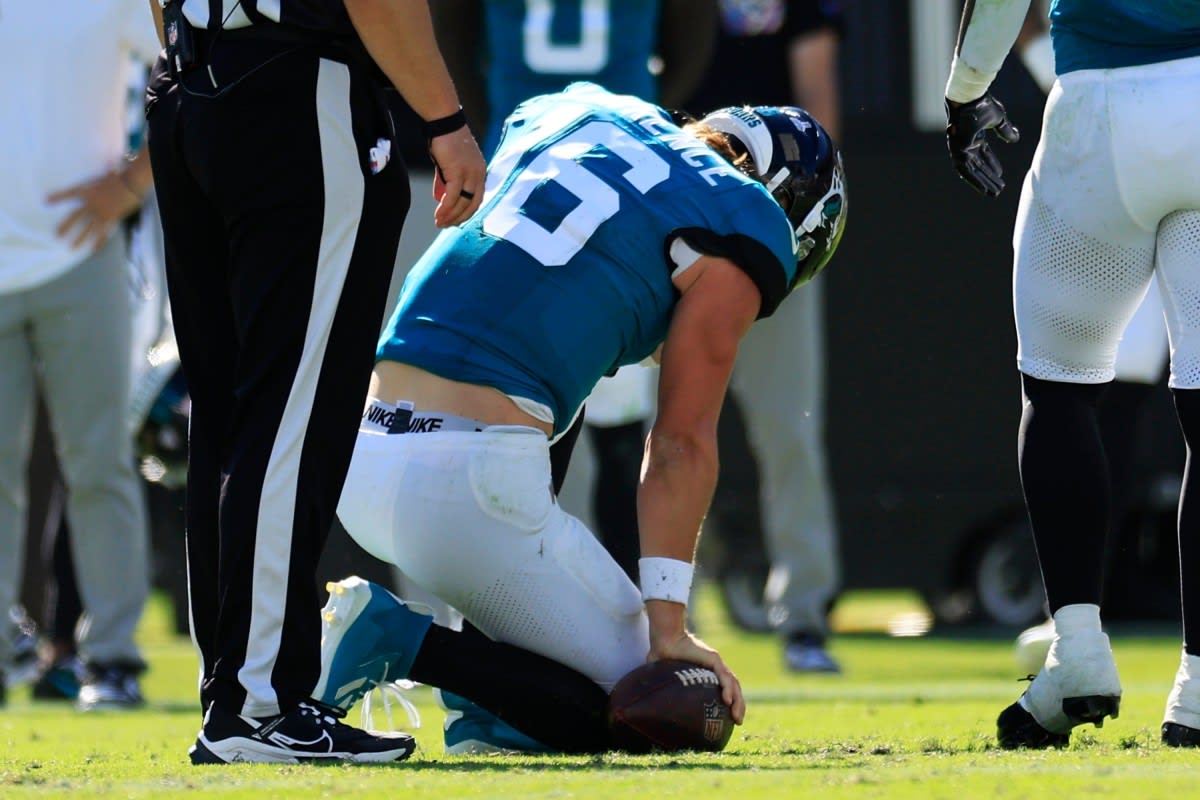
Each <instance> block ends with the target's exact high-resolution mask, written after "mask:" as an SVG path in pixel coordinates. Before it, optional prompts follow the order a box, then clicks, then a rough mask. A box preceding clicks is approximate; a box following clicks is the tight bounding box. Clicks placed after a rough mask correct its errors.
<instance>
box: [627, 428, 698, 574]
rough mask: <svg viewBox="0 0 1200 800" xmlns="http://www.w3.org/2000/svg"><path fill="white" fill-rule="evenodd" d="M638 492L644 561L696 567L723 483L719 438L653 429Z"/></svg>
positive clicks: (639, 524)
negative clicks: (707, 522)
mask: <svg viewBox="0 0 1200 800" xmlns="http://www.w3.org/2000/svg"><path fill="white" fill-rule="evenodd" d="M646 446H647V452H646V462H645V465H644V467H643V470H642V481H641V484H640V486H639V487H638V529H639V532H640V538H641V549H642V557H643V558H646V557H655V556H657V557H662V558H673V559H677V560H679V561H686V562H689V563H690V562H691V561H692V559H693V558H694V556H695V553H696V540H697V538H698V536H699V534H700V525H701V523H702V522H703V521H704V515H705V513H706V512H707V511H708V505H709V503H710V502H711V501H712V494H713V489H714V488H715V487H716V484H717V449H716V441H715V436H714V437H713V439H712V440H711V441H710V440H708V438H707V437H697V436H692V435H684V434H677V433H666V432H663V431H661V430H658V429H655V430H651V432H650V436H649V438H648V439H647V445H646Z"/></svg>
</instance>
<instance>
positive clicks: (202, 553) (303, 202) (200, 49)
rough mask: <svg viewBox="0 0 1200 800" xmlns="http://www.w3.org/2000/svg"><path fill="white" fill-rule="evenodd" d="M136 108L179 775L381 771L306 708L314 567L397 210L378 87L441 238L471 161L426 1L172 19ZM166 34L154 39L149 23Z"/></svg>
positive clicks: (250, 5)
mask: <svg viewBox="0 0 1200 800" xmlns="http://www.w3.org/2000/svg"><path fill="white" fill-rule="evenodd" d="M150 8H151V10H152V12H153V13H154V14H155V15H156V18H157V21H158V22H159V24H160V30H162V31H163V33H164V36H163V41H164V42H165V43H166V45H167V49H166V52H165V54H164V57H163V58H160V59H159V61H158V63H157V64H156V65H155V71H154V74H153V75H152V77H151V81H150V85H149V88H148V90H147V120H148V123H149V144H150V153H151V156H152V158H153V163H154V182H155V188H156V190H157V197H158V201H159V208H160V213H161V217H162V224H163V234H164V244H165V248H166V269H167V283H168V290H169V295H170V301H171V313H172V319H173V321H174V326H175V338H176V341H177V343H178V347H179V354H180V358H181V364H182V366H183V370H184V373H185V375H186V379H187V385H188V389H189V392H190V395H191V417H190V430H189V443H188V482H187V510H186V517H187V561H188V586H189V597H190V610H191V621H192V633H193V638H194V640H195V643H196V646H197V649H198V650H199V653H200V667H201V687H200V691H201V707H202V710H203V713H204V721H203V725H202V728H201V731H200V733H199V735H198V737H197V739H196V743H195V745H194V746H193V747H192V748H191V750H190V756H191V760H192V762H193V763H197V764H213V763H228V762H232V761H255V762H276V763H294V762H296V761H297V760H299V759H319V760H348V761H356V762H383V761H394V760H400V759H403V758H406V757H407V756H408V755H409V754H410V753H411V752H412V750H413V747H414V742H413V740H412V737H409V736H406V735H403V734H374V733H368V732H366V731H362V730H358V729H356V728H353V727H351V726H349V725H345V724H343V723H342V722H341V721H340V720H339V716H340V714H339V713H338V712H337V710H336V709H332V708H326V707H323V706H321V705H320V704H319V703H318V702H317V701H316V700H314V699H313V698H312V694H313V691H314V687H315V685H316V682H317V679H318V677H319V674H320V620H319V618H318V617H317V614H316V611H317V610H318V609H319V607H320V600H319V596H318V588H317V586H316V580H315V579H316V566H317V562H318V559H319V557H320V554H321V551H322V548H323V546H324V543H325V538H326V536H327V535H328V533H329V531H330V528H331V525H332V523H333V519H334V513H335V510H336V506H337V500H338V496H339V494H340V492H341V488H342V482H343V480H344V478H345V470H346V466H347V465H348V463H349V460H350V455H351V452H352V450H353V442H354V426H355V424H356V423H355V420H356V418H357V416H358V412H359V409H361V403H362V393H363V392H365V390H366V386H367V381H368V377H369V375H370V370H371V363H372V356H371V343H372V342H373V341H374V340H375V339H376V337H377V336H378V333H379V330H380V322H381V316H382V314H383V311H384V302H385V300H386V292H387V287H388V282H389V280H390V278H391V274H392V267H393V264H394V261H395V256H396V247H397V243H398V241H399V238H400V230H401V227H402V224H403V221H404V216H405V212H406V211H407V208H408V200H409V197H408V179H407V175H406V173H405V170H404V167H403V164H402V163H401V162H400V161H399V159H393V158H392V141H393V139H394V138H395V133H394V128H393V122H392V118H391V116H390V114H389V113H388V109H387V105H386V102H385V99H384V94H383V89H384V85H385V84H386V83H390V84H391V85H393V86H394V87H395V88H396V89H398V90H399V91H400V92H401V93H402V94H403V95H404V97H405V99H406V100H407V101H408V102H409V103H410V105H411V106H412V107H413V108H414V110H416V111H417V112H418V114H419V115H420V116H421V118H422V119H423V120H425V122H424V123H423V129H424V133H425V135H426V137H427V139H428V140H429V147H430V151H431V154H432V156H433V158H434V160H435V162H436V163H437V164H438V170H437V173H436V176H435V189H434V191H435V193H436V194H437V195H438V196H439V198H440V202H439V206H438V209H437V211H436V213H435V219H436V221H437V223H438V225H441V226H449V225H454V224H456V223H458V222H461V221H463V220H465V219H467V218H468V217H469V216H470V215H471V213H472V212H473V211H474V210H475V209H476V208H478V206H479V203H480V201H481V199H482V196H483V178H484V171H485V164H484V162H483V158H482V156H481V154H480V152H479V148H478V146H477V144H476V143H475V140H474V138H473V137H472V136H471V135H470V132H469V131H468V130H467V129H466V119H465V117H464V116H463V114H462V110H461V108H460V106H459V102H458V97H457V95H456V93H455V91H454V86H453V83H452V82H451V80H450V77H449V75H448V74H447V73H446V70H445V65H444V62H443V61H442V58H441V56H440V54H439V52H438V49H437V44H436V41H435V40H434V37H433V30H432V25H431V23H430V20H429V16H428V7H427V4H426V3H425V2H424V0H345V2H344V4H343V3H342V2H323V3H312V2H304V1H303V0H274V2H265V0H262V1H260V2H251V0H223V2H209V1H208V0H182V2H180V1H179V0H172V1H171V2H168V3H166V4H165V5H164V6H162V7H160V5H159V3H158V2H155V0H151V1H150ZM164 25H165V28H164V27H161V26H164Z"/></svg>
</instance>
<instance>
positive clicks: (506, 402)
mask: <svg viewBox="0 0 1200 800" xmlns="http://www.w3.org/2000/svg"><path fill="white" fill-rule="evenodd" d="M371 396H372V397H378V398H379V399H380V400H385V401H387V402H389V403H395V402H398V401H400V400H406V401H408V402H410V403H412V404H413V408H414V410H416V411H440V412H442V413H445V414H457V415H458V416H460V417H470V418H471V419H477V420H479V421H480V422H486V423H488V424H489V425H528V426H530V427H533V428H537V429H538V430H540V431H542V432H543V433H545V434H546V435H547V436H550V435H551V433H552V426H551V425H550V423H547V422H542V421H541V420H538V419H535V418H534V417H532V416H530V415H529V414H527V413H525V412H524V411H522V410H521V409H519V408H517V404H516V403H514V402H513V401H512V400H511V399H510V398H509V397H508V396H507V395H505V394H504V393H502V392H500V391H499V390H497V389H493V388H492V387H490V386H479V385H477V384H473V383H462V382H460V381H452V380H449V379H447V378H443V377H441V376H439V375H434V374H433V373H432V372H427V371H426V370H423V369H420V368H418V367H414V366H411V365H409V364H401V363H400V362H398V361H380V362H379V363H377V364H376V365H375V370H374V371H373V372H372V373H371Z"/></svg>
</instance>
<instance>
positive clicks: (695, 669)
mask: <svg viewBox="0 0 1200 800" xmlns="http://www.w3.org/2000/svg"><path fill="white" fill-rule="evenodd" d="M608 727H609V730H610V731H611V733H612V740H613V745H614V746H615V747H616V748H617V749H619V750H626V751H628V752H631V753H649V752H653V751H656V750H657V751H667V752H670V751H675V750H708V751H712V752H716V751H719V750H723V749H725V745H726V743H727V742H728V741H729V737H730V735H731V734H732V733H733V719H732V718H731V717H730V716H729V706H727V705H725V701H723V700H722V699H721V686H720V684H719V683H718V681H717V674H716V673H715V672H713V671H712V670H710V669H708V668H706V667H701V666H699V665H697V664H692V663H689V662H686V661H655V662H653V663H649V664H643V665H642V666H640V667H638V668H637V669H635V670H633V671H632V672H630V673H629V674H628V675H626V676H625V677H624V678H621V680H619V681H618V682H617V685H616V686H614V687H613V690H612V694H611V695H609V698H608Z"/></svg>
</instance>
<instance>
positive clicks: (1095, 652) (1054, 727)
mask: <svg viewBox="0 0 1200 800" xmlns="http://www.w3.org/2000/svg"><path fill="white" fill-rule="evenodd" d="M1018 702H1019V703H1020V704H1021V707H1022V708H1024V709H1025V710H1026V711H1028V712H1029V713H1030V714H1031V715H1032V716H1033V718H1034V720H1035V721H1036V722H1037V723H1038V724H1039V725H1041V726H1042V727H1043V728H1045V729H1046V730H1047V731H1050V732H1051V733H1060V734H1062V733H1069V732H1070V730H1071V729H1072V728H1074V727H1075V726H1077V725H1082V724H1083V723H1085V722H1091V723H1094V724H1095V725H1096V727H1100V726H1101V725H1102V724H1103V723H1104V718H1105V717H1106V716H1111V717H1112V718H1113V719H1116V718H1117V715H1118V713H1119V710H1120V703H1121V679H1120V677H1119V676H1118V675H1117V664H1116V661H1115V660H1114V659H1113V653H1112V647H1111V645H1110V644H1109V641H1108V635H1107V634H1105V633H1103V632H1101V631H1098V630H1097V631H1077V632H1074V633H1072V634H1068V635H1065V636H1064V635H1056V636H1055V637H1054V641H1053V642H1052V643H1051V644H1050V651H1049V652H1048V653H1047V654H1046V663H1045V665H1044V666H1043V667H1042V669H1041V670H1040V671H1039V672H1038V674H1037V677H1035V678H1034V679H1033V683H1031V684H1029V688H1028V689H1027V690H1025V694H1024V695H1022V696H1021V699H1020V700H1019V701H1018Z"/></svg>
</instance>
